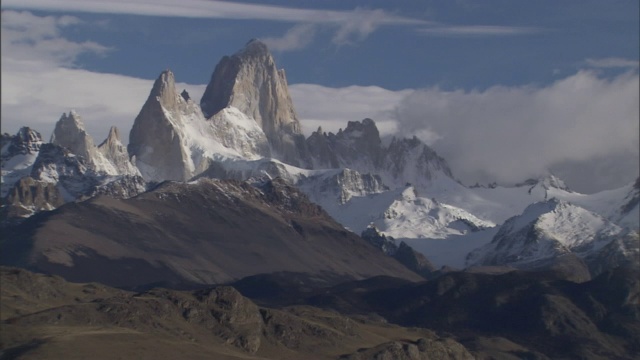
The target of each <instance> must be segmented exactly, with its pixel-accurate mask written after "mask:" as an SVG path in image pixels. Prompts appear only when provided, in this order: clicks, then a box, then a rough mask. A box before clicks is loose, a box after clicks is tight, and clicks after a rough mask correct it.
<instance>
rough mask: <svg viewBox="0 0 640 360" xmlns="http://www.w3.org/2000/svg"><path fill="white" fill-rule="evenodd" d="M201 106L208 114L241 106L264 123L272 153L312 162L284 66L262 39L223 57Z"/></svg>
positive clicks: (298, 163) (302, 163)
mask: <svg viewBox="0 0 640 360" xmlns="http://www.w3.org/2000/svg"><path fill="white" fill-rule="evenodd" d="M200 106H201V108H202V111H203V113H204V114H205V116H206V117H207V118H211V117H212V116H214V115H215V114H217V113H219V112H220V111H222V110H224V109H230V110H231V109H237V110H238V111H239V112H240V113H242V114H244V115H246V116H247V117H249V118H251V119H253V120H254V121H255V122H256V123H257V124H258V126H260V128H261V129H262V131H263V132H264V134H265V136H266V138H267V140H268V141H269V145H270V148H271V152H272V154H271V157H274V158H276V159H279V160H282V161H284V162H285V163H288V164H291V165H294V166H298V167H307V166H308V162H309V160H308V157H309V155H308V152H307V147H306V143H305V138H304V135H303V134H302V130H301V127H300V121H299V120H298V117H297V115H296V111H295V109H294V107H293V102H292V101H291V96H290V95H289V90H288V85H287V79H286V76H285V73H284V70H282V69H280V70H279V69H278V68H277V67H276V64H275V61H274V60H273V57H272V56H271V54H270V53H269V50H268V49H267V46H266V45H265V44H264V43H263V42H261V41H260V40H257V39H253V40H251V41H249V42H248V43H247V44H246V46H245V47H244V49H242V50H240V51H238V52H237V53H235V54H233V55H232V56H225V57H223V58H222V60H220V62H219V63H218V65H216V68H215V70H214V72H213V74H212V75H211V80H210V81H209V84H208V85H207V87H206V89H205V92H204V94H203V95H202V99H201V100H200ZM231 111H233V110H231Z"/></svg>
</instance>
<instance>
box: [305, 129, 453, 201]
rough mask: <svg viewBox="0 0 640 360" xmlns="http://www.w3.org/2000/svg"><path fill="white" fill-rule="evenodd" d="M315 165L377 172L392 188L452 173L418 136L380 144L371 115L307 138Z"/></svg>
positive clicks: (424, 181) (424, 183)
mask: <svg viewBox="0 0 640 360" xmlns="http://www.w3.org/2000/svg"><path fill="white" fill-rule="evenodd" d="M307 145H308V147H309V152H310V153H311V154H312V157H313V164H314V167H315V168H350V169H354V170H357V171H359V172H361V173H372V174H376V175H379V176H380V178H381V179H382V181H383V183H384V184H385V185H388V186H390V187H393V188H398V187H403V186H405V185H406V183H411V184H415V185H418V186H419V185H428V184H429V182H430V181H432V180H433V179H435V178H436V177H438V176H446V177H453V175H452V174H451V170H450V169H449V166H448V165H447V163H446V161H445V160H444V159H443V158H441V157H440V156H438V154H436V152H435V151H434V150H433V149H431V148H430V147H429V146H427V145H426V144H424V143H423V142H422V141H420V140H419V139H418V138H416V137H414V138H412V139H397V138H393V140H392V141H391V143H390V144H389V146H385V145H383V144H382V141H381V139H380V133H379V132H378V128H377V127H376V124H375V122H374V121H373V120H371V119H364V120H362V121H349V122H348V124H347V127H346V128H345V129H344V130H342V129H340V131H338V133H337V134H334V133H331V132H329V133H325V132H323V131H322V128H319V129H318V130H317V131H315V132H313V133H312V134H311V136H309V138H308V139H307Z"/></svg>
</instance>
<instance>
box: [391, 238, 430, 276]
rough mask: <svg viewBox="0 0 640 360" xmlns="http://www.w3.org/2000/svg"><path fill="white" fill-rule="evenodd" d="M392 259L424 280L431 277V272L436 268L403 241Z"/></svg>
mask: <svg viewBox="0 0 640 360" xmlns="http://www.w3.org/2000/svg"><path fill="white" fill-rule="evenodd" d="M393 257H394V258H395V259H396V260H398V261H399V262H400V263H401V264H403V265H404V266H406V267H407V268H408V269H410V270H412V271H414V272H415V273H416V274H419V275H422V277H424V278H430V277H432V275H433V272H434V271H436V267H435V266H433V264H431V262H430V261H429V260H427V258H426V257H425V256H424V255H423V254H422V253H419V252H417V251H415V250H414V249H413V248H412V247H411V246H409V245H407V244H406V243H405V242H404V241H401V242H400V246H398V250H397V251H396V253H395V255H394V256H393Z"/></svg>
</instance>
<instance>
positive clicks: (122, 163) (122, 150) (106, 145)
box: [98, 126, 140, 176]
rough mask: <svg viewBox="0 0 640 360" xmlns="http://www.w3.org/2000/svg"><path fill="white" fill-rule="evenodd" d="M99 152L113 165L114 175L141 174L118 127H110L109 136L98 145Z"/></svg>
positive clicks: (112, 172)
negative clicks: (123, 141)
mask: <svg viewBox="0 0 640 360" xmlns="http://www.w3.org/2000/svg"><path fill="white" fill-rule="evenodd" d="M98 152H99V153H100V154H102V155H103V156H104V158H105V159H106V160H107V161H108V163H109V164H110V165H112V169H110V170H111V172H109V173H110V174H112V175H132V176H136V175H137V176H139V175H140V171H138V168H136V167H135V166H134V165H133V164H132V163H131V161H130V160H129V153H128V152H127V148H126V147H125V146H124V145H123V144H122V142H121V141H120V131H119V130H118V128H117V127H115V126H112V127H111V129H109V135H108V136H107V138H106V139H105V140H104V141H103V142H102V143H101V144H100V145H98Z"/></svg>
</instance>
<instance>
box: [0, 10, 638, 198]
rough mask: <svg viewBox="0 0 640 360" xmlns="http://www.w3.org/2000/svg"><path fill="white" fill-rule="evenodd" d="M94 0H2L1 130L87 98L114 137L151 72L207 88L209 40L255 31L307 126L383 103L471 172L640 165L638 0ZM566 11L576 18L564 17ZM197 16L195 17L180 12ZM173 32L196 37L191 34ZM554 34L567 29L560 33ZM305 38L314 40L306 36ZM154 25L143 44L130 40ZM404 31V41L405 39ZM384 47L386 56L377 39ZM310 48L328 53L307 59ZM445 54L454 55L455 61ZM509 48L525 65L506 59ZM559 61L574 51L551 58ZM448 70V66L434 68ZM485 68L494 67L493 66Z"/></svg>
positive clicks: (590, 182)
mask: <svg viewBox="0 0 640 360" xmlns="http://www.w3.org/2000/svg"><path fill="white" fill-rule="evenodd" d="M83 4H84V5H82V6H79V5H78V4H77V3H76V2H72V1H62V2H49V1H26V2H19V3H18V2H16V3H13V2H11V1H9V2H3V3H2V8H3V13H2V16H3V21H2V26H3V31H2V36H3V42H2V44H3V45H2V46H3V51H2V63H3V67H2V72H3V80H2V83H3V89H4V90H5V91H3V94H2V110H3V111H2V114H3V122H2V131H3V132H9V133H15V132H16V131H17V129H18V128H19V127H20V126H23V125H28V126H31V127H33V128H35V129H37V130H38V131H40V132H41V133H42V134H43V136H44V137H45V138H48V135H49V134H50V133H51V130H52V129H53V124H54V123H55V121H57V119H58V118H59V116H60V114H62V113H63V112H68V111H69V110H71V109H76V110H77V111H78V113H79V114H80V115H81V116H82V117H83V118H84V119H85V123H86V126H87V130H88V132H89V133H90V134H92V135H93V136H94V137H95V138H96V139H100V138H103V137H105V136H106V134H107V132H108V130H109V127H110V126H111V125H117V126H118V127H119V128H120V130H121V132H122V133H123V134H126V133H127V132H128V130H129V129H130V128H131V124H132V121H133V119H134V118H135V116H136V114H137V113H138V112H139V111H140V106H141V104H142V102H143V101H144V98H145V97H146V95H147V94H148V91H149V89H150V86H151V82H152V80H148V79H154V78H155V77H157V74H158V73H159V72H160V71H161V70H162V69H164V68H166V67H169V68H171V69H172V70H173V71H174V72H175V74H176V81H178V83H179V84H178V86H179V87H181V88H185V89H187V90H188V91H189V93H190V94H191V96H192V97H193V98H195V99H199V98H200V96H199V95H200V94H201V93H202V92H204V87H205V85H202V84H204V83H206V80H207V79H208V76H210V74H211V72H210V71H212V70H211V69H212V66H213V64H215V63H216V61H217V59H213V58H211V56H202V54H201V53H199V52H200V51H202V50H203V49H209V51H211V49H214V50H213V52H216V53H222V54H232V53H234V52H235V51H236V50H237V49H239V48H240V47H241V45H242V43H244V42H246V41H247V40H248V39H249V38H254V37H255V38H260V39H262V40H263V41H264V42H265V43H266V44H267V45H268V46H269V48H270V50H271V51H272V53H273V54H274V57H275V59H276V61H277V64H278V68H284V69H285V70H286V73H287V79H288V81H289V84H290V92H291V97H292V98H293V103H294V106H295V108H296V110H297V112H298V115H299V118H300V122H301V125H302V130H303V133H304V134H305V136H309V135H310V133H311V131H313V130H315V129H316V128H317V127H318V126H322V128H323V129H324V130H325V131H333V132H337V130H338V129H339V128H342V127H344V124H345V123H346V122H347V121H352V120H362V119H363V118H372V119H374V120H375V121H376V124H377V126H378V128H379V129H380V132H381V135H382V137H383V138H384V137H385V136H386V137H389V136H392V135H396V136H400V137H404V136H412V135H417V136H418V137H419V138H421V139H422V140H423V141H425V142H426V143H427V144H429V145H430V146H432V147H433V148H434V149H435V150H436V151H438V153H439V154H440V155H442V156H443V157H444V158H445V159H447V161H448V162H449V164H450V165H451V168H452V170H453V173H454V175H456V177H458V178H459V179H460V180H462V181H463V182H464V183H466V184H473V183H475V182H480V183H490V182H494V181H497V182H499V183H504V184H509V183H512V184H513V183H517V182H521V181H523V180H524V179H526V178H529V177H537V176H540V175H541V174H542V173H544V172H546V171H549V170H551V171H552V172H554V173H555V174H557V175H558V176H560V177H561V178H563V179H565V180H566V181H567V183H568V184H569V186H570V187H572V188H574V189H575V190H578V191H582V192H594V191H598V190H603V189H609V188H614V187H618V186H620V185H622V184H625V183H629V182H631V181H633V180H634V179H635V178H636V177H637V176H638V166H637V164H638V135H637V133H638V131H637V130H638V122H637V118H638V107H639V105H638V67H637V65H638V61H637V53H638V47H637V43H638V41H634V39H636V38H637V36H638V35H637V31H633V30H634V29H635V30H637V26H638V24H637V11H634V10H633V9H634V7H636V8H637V4H635V3H633V2H621V3H620V4H617V5H616V6H615V7H612V8H611V9H608V10H607V11H602V6H600V5H599V3H597V2H590V3H588V4H587V5H584V6H582V7H581V8H580V12H575V13H573V16H572V17H570V16H566V15H567V14H568V13H569V10H570V9H571V8H572V3H571V2H567V3H563V4H561V5H558V8H556V9H554V10H556V11H555V16H546V17H540V16H539V17H538V18H536V19H535V20H534V18H535V16H534V15H540V14H541V11H542V10H544V9H545V6H547V8H548V9H547V10H550V9H551V8H550V7H549V4H546V5H544V6H543V5H540V8H539V9H537V10H538V11H532V12H531V17H530V18H527V16H524V15H522V14H519V13H517V11H516V10H517V9H520V10H527V9H528V8H527V7H526V6H524V5H523V4H521V3H519V4H517V5H510V6H507V7H505V8H504V9H502V10H501V11H498V9H497V6H495V5H500V4H497V2H496V3H492V5H494V6H493V7H491V6H488V5H487V4H485V5H484V6H482V5H477V6H475V7H469V5H470V4H464V3H463V2H461V3H457V4H456V5H455V6H453V5H451V6H449V7H443V6H436V5H435V4H427V5H418V4H416V3H413V4H411V5H406V6H407V7H398V8H393V7H390V6H385V5H383V4H369V5H368V8H364V7H354V8H352V9H345V5H339V4H334V3H326V4H325V5H324V6H323V8H322V9H320V8H310V7H308V6H307V7H305V8H294V7H293V6H292V5H290V4H289V3H286V2H279V3H274V2H269V3H268V4H267V3H262V4H239V3H233V2H216V1H213V2H201V1H191V2H188V3H184V4H182V3H181V6H180V7H178V6H176V4H174V3H172V2H166V3H163V5H164V7H151V6H146V5H145V4H144V3H142V2H140V3H135V4H134V5H135V6H124V5H122V4H121V3H118V2H115V3H110V4H109V6H98V2H91V1H89V2H83ZM300 6H302V5H300ZM421 6H422V7H423V8H420V7H421ZM625 7H626V8H625ZM419 8H420V9H419ZM180 9H181V10H180ZM198 9H199V10H200V12H199V13H198V11H196V10H198ZM25 10H26V11H25ZM178 10H180V11H178ZM418 10H419V11H418ZM528 10H531V9H528ZM574 10H575V9H574ZM596 10H598V11H596ZM162 11H165V13H163V12H162ZM329 15H330V16H329ZM507 15H512V16H507ZM562 16H565V17H564V18H563V19H564V20H566V21H565V22H564V23H563V24H564V25H563V26H565V27H562V26H559V25H558V24H559V23H560V22H558V19H561V18H562ZM578 18H580V19H582V21H583V20H584V19H587V18H588V19H590V22H589V23H588V24H589V26H587V25H584V26H582V25H579V24H578V23H577V22H576V19H578ZM247 19H251V20H247ZM327 19H334V20H327ZM554 19H555V20H554ZM187 21H188V24H189V27H184V26H182V27H180V24H183V25H184V24H185V22H187ZM249 21H250V22H251V24H252V27H251V31H252V34H247V33H246V31H247V30H245V32H242V31H237V32H236V31H234V32H231V33H229V32H224V34H226V35H225V36H224V39H222V38H223V36H222V33H220V32H216V31H199V30H202V28H201V26H205V24H206V26H213V27H217V26H222V25H225V26H227V28H228V29H231V28H234V27H235V28H237V27H241V28H242V27H243V26H242V24H247V22H249ZM553 21H556V23H554V22H553ZM456 22H457V23H456ZM536 22H537V25H536V26H534V25H535V23H536ZM583 22H584V21H583ZM614 23H615V24H617V25H616V26H609V25H611V24H614ZM507 24H508V25H507ZM553 24H555V25H554V26H551V25H553ZM161 25H162V26H161ZM543 25H544V26H543ZM605 26H606V27H605ZM244 27H246V26H244ZM283 27H284V28H285V29H284V30H282V29H283ZM235 28H234V29H235ZM163 29H164V30H163ZM603 29H606V31H603ZM209 30H211V29H209ZM168 33H171V34H174V35H175V36H176V37H178V35H180V36H183V37H185V38H188V39H189V41H185V43H184V44H179V42H177V41H175V37H174V38H172V37H171V36H168ZM416 33H420V34H421V35H420V36H422V37H421V38H420V39H422V40H420V41H419V42H417V43H415V44H417V45H418V46H413V47H414V48H416V49H421V51H423V53H422V54H414V53H411V52H407V51H404V50H401V49H400V48H396V47H394V46H391V45H390V44H393V43H394V41H393V39H392V38H393V37H398V36H402V37H403V38H404V39H405V42H406V41H409V40H408V39H412V38H413V37H414V36H415V34H416ZM551 33H553V34H554V35H553V38H554V39H557V42H556V43H554V42H553V41H549V40H550V39H551V38H552V37H551V35H550V34H551ZM278 34H279V35H278ZM425 34H427V35H425ZM576 34H582V35H584V36H587V37H589V38H590V39H591V41H590V44H588V45H587V44H583V46H582V48H581V49H576V47H578V44H576V45H575V46H573V47H571V49H566V50H573V53H572V56H573V57H574V59H573V60H571V61H567V59H561V55H562V54H559V53H557V52H554V51H553V48H554V47H555V48H558V46H559V45H558V43H564V44H565V45H566V44H569V43H572V41H570V40H572V39H571V36H576ZM594 34H598V35H597V36H595V35H594ZM123 35H126V36H123ZM196 35H197V36H196ZM142 36H143V37H144V39H141V38H140V37H142ZM305 36H306V37H305ZM238 37H242V39H241V40H239V39H237V38H238ZM614 38H615V39H616V40H615V41H613V40H612V39H614ZM301 39H302V40H304V39H307V40H306V42H305V41H302V42H298V43H296V41H301ZM143 40H144V44H145V46H137V47H135V46H132V45H133V44H136V43H137V44H140V43H142V42H141V41H143ZM573 40H575V38H573ZM605 40H606V41H605ZM171 41H173V43H170V42H171ZM416 41H417V40H416ZM433 41H436V42H437V41H439V42H441V43H442V45H446V46H441V47H438V49H439V51H436V52H433V51H431V52H430V51H429V50H430V49H433V48H432V47H430V46H429V44H428V43H429V42H433ZM518 41H519V42H522V43H523V44H530V51H531V52H537V53H539V55H538V56H537V59H538V60H539V58H540V55H542V54H544V55H545V56H546V57H545V59H546V60H545V61H532V60H527V61H522V60H523V59H518V61H515V59H513V58H510V56H513V52H514V51H516V50H517V51H520V52H522V48H518V47H514V42H518ZM194 42H195V43H198V44H194ZM395 42H396V43H398V41H395ZM405 42H402V43H400V45H402V46H405V47H406V44H405ZM605 42H606V43H607V45H606V46H604V45H603V44H604V43H605ZM542 43H545V44H547V45H545V46H547V48H546V49H544V48H543V47H541V46H542V45H541V44H542ZM205 44H211V45H214V46H213V47H212V46H203V45H205ZM292 44H293V45H295V44H298V45H297V46H293V45H292ZM403 44H404V45H403ZM474 44H475V45H474ZM470 45H474V46H475V48H474V46H470ZM477 46H483V47H481V48H478V47H477ZM184 47H189V48H190V49H192V50H193V51H192V52H193V54H192V53H191V52H188V51H186V50H185V49H184ZM383 47H384V48H385V49H384V50H385V53H386V55H385V56H380V55H375V53H372V52H371V51H372V50H371V49H373V48H375V49H377V50H376V51H380V49H381V48H383ZM136 48H137V50H136ZM455 49H458V50H457V51H458V52H460V51H462V50H460V49H466V50H465V51H472V50H473V52H474V53H475V54H477V57H478V62H477V63H476V64H475V65H478V64H479V63H480V62H481V61H480V60H481V59H480V58H483V57H492V58H493V59H494V60H495V59H498V58H499V57H500V56H499V54H503V57H504V59H502V62H495V61H494V62H491V66H489V65H488V64H489V63H487V62H486V60H487V59H484V60H485V63H484V65H483V66H484V67H485V69H486V70H487V71H484V72H481V71H477V70H478V69H477V68H474V67H473V66H469V65H471V62H467V64H466V65H465V66H462V65H461V64H459V63H458V62H457V60H455V59H458V57H456V56H454V55H455V54H456V50H455ZM416 51H417V50H416ZM566 52H571V51H566ZM143 53H144V54H143ZM560 53H563V54H564V55H563V56H566V55H567V54H566V53H565V51H564V50H563V51H561V52H560ZM525 55H529V59H533V60H535V59H536V57H531V56H530V55H531V53H529V52H525V53H523V54H522V56H525ZM215 56H217V57H218V58H219V57H220V56H221V55H215ZM308 56H311V57H313V58H317V59H316V60H314V61H311V60H309V58H306V59H305V58H304V57H308ZM363 56H364V58H363ZM176 57H178V59H177V58H176ZM576 57H580V58H581V59H580V60H576V59H575V58H576ZM196 58H197V61H196ZM467 58H468V56H467ZM444 59H447V60H448V62H450V63H451V64H450V66H448V67H443V65H442V63H443V62H442V60H444ZM507 60H509V61H507ZM321 61H324V63H323V64H319V62H321ZM505 61H506V62H508V63H510V64H511V65H510V66H515V67H516V68H509V67H505V65H504V63H505ZM547 61H556V62H557V63H558V64H560V63H562V64H564V65H563V67H562V66H559V67H557V68H551V67H549V66H548V65H549V64H548V63H546V62H547ZM354 62H355V63H354ZM438 62H439V63H440V65H438ZM201 63H202V65H198V64H201ZM415 63H419V65H420V66H418V67H415V66H414V64H415ZM118 64H120V65H118ZM154 64H157V65H154ZM338 65H340V66H338ZM118 66H119V68H117V67H118ZM141 68H144V71H139V70H140V69H141ZM498 68H499V69H500V71H497V69H498ZM534 68H535V69H536V70H535V71H537V72H538V75H539V73H540V71H541V70H542V68H546V70H545V71H547V72H548V74H547V75H545V76H538V75H536V76H532V75H531V74H530V72H532V71H533V70H532V69H534ZM304 70H306V71H304ZM345 70H346V72H345ZM472 70H475V71H473V73H474V74H481V75H476V76H466V78H467V79H468V80H467V81H460V79H459V78H457V77H456V76H455V74H456V73H460V74H467V75H468V74H469V73H470V72H472ZM525 70H526V71H525ZM319 71H320V72H322V74H320V75H321V76H318V74H317V73H318V72H319ZM132 72H137V74H133V73H132ZM207 72H208V74H207ZM196 73H199V74H196ZM435 73H437V74H441V77H442V78H443V79H444V78H446V79H444V80H443V79H440V80H437V79H435V80H434V79H432V78H429V76H431V75H432V74H435ZM382 74H384V75H385V76H386V78H387V79H386V80H385V79H383V77H384V76H382ZM527 74H528V75H527ZM549 74H551V75H549ZM525 75H527V76H525ZM203 76H204V77H203ZM482 76H485V77H490V78H491V80H489V81H487V80H486V79H485V80H482V79H479V77H482ZM196 78H197V79H200V80H194V79H196ZM408 78H411V79H413V80H415V81H420V82H421V83H419V84H416V83H413V84H412V83H411V81H406V79H408ZM389 79H393V80H394V81H395V82H396V83H395V84H394V83H393V81H390V80H389ZM456 79H457V80H456ZM403 81H404V82H403ZM198 83H199V84H198ZM353 84H355V85H353ZM399 84H400V85H399ZM402 84H404V85H402ZM605 119H606V120H605ZM123 141H124V142H125V143H126V142H127V136H126V135H125V136H123ZM532 154H535V156H532Z"/></svg>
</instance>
